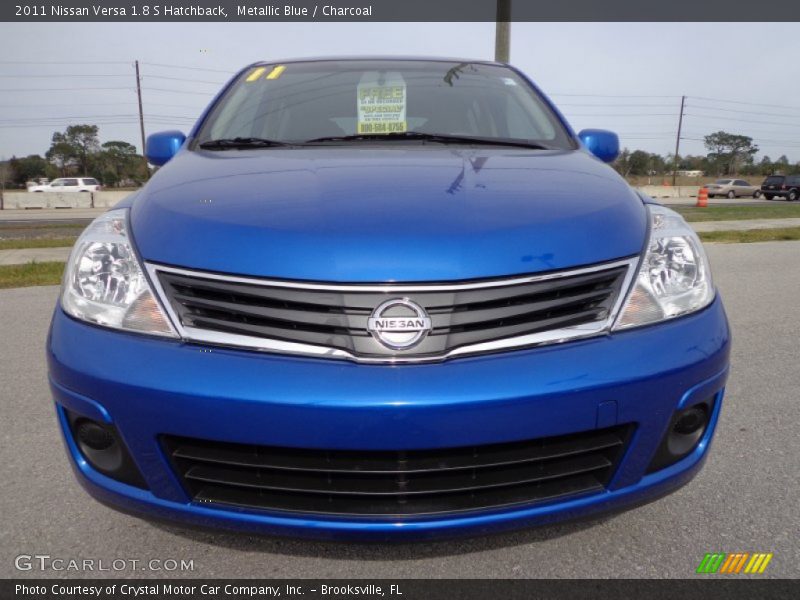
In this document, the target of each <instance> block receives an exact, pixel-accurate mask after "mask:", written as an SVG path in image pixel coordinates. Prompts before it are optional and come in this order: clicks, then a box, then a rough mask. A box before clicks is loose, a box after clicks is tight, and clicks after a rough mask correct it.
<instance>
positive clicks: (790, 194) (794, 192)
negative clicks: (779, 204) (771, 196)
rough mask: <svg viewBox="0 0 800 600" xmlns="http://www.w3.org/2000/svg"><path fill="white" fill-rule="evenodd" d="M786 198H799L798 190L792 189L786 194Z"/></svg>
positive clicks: (793, 199)
mask: <svg viewBox="0 0 800 600" xmlns="http://www.w3.org/2000/svg"><path fill="white" fill-rule="evenodd" d="M786 199H787V200H788V201H789V202H794V201H795V200H797V190H792V191H790V192H789V194H788V195H787V196H786Z"/></svg>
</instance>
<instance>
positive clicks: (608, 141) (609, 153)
mask: <svg viewBox="0 0 800 600" xmlns="http://www.w3.org/2000/svg"><path fill="white" fill-rule="evenodd" d="M578 137H579V138H580V140H581V141H582V142H583V145H584V146H586V149H587V150H588V151H589V152H591V153H592V154H594V155H595V156H596V157H597V158H599V159H600V160H602V161H603V162H607V163H610V162H614V161H615V160H616V159H617V157H618V156H619V138H618V137H617V134H616V133H614V132H613V131H607V130H605V129H584V130H583V131H581V132H580V133H579V134H578Z"/></svg>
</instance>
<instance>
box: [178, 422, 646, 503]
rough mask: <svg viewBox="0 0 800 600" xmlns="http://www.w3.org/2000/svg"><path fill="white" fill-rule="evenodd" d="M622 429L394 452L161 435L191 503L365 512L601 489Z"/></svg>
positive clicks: (619, 448) (619, 449)
mask: <svg viewBox="0 0 800 600" xmlns="http://www.w3.org/2000/svg"><path fill="white" fill-rule="evenodd" d="M630 430H631V428H630V427H628V426H624V427H614V428H610V429H602V430H593V431H588V432H584V433H578V434H571V435H567V436H560V437H551V438H542V439H537V440H530V441H524V442H513V443H505V444H492V445H486V446H469V447H461V448H449V449H435V450H411V451H406V452H395V451H346V450H332V451H324V450H299V449H294V448H277V447H267V446H251V445H244V444H229V443H221V442H211V441H205V440H197V439H188V438H177V437H164V438H163V441H164V444H165V447H166V449H167V452H168V454H169V455H170V457H171V459H172V461H173V464H174V466H175V468H176V470H177V472H178V474H179V476H180V478H181V479H182V481H183V483H184V486H185V487H186V489H187V490H188V492H189V493H190V495H191V496H192V499H193V500H194V501H195V502H198V503H208V504H212V505H214V504H216V505H234V506H241V507H248V508H259V509H265V510H277V511H292V512H300V513H315V514H327V515H351V516H365V517H376V516H378V517H407V516H426V515H437V514H442V513H457V512H463V511H470V510H480V509H489V508H498V507H507V506H512V505H517V504H530V503H535V502H542V501H546V500H551V499H554V498H563V497H565V496H572V495H577V494H587V493H592V492H600V491H602V490H603V489H605V485H606V484H607V483H608V481H609V479H610V478H611V476H612V475H613V473H614V470H615V468H616V465H617V462H618V461H619V459H620V457H621V456H622V453H623V452H624V449H625V445H626V444H627V441H628V439H629V434H630Z"/></svg>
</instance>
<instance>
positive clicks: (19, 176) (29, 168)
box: [9, 154, 48, 187]
mask: <svg viewBox="0 0 800 600" xmlns="http://www.w3.org/2000/svg"><path fill="white" fill-rule="evenodd" d="M9 166H10V169H11V175H10V179H11V181H12V182H13V183H15V184H17V185H19V186H22V187H24V186H25V183H26V182H27V181H30V180H31V179H38V178H39V177H47V176H48V173H47V168H48V163H47V161H46V160H45V159H44V158H42V157H41V156H39V155H38V154H31V155H30V156H26V157H24V158H16V157H12V158H11V160H10V161H9Z"/></svg>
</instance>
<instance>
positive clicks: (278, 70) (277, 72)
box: [267, 65, 286, 79]
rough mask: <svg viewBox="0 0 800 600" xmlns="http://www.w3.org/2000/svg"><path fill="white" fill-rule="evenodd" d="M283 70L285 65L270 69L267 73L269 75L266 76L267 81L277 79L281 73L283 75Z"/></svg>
mask: <svg viewBox="0 0 800 600" xmlns="http://www.w3.org/2000/svg"><path fill="white" fill-rule="evenodd" d="M285 70H286V65H278V66H277V67H275V68H274V69H272V71H270V72H269V75H267V79H277V78H278V77H280V76H281V73H283V72H284V71H285Z"/></svg>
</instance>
